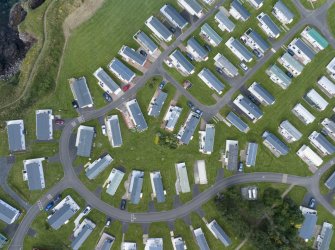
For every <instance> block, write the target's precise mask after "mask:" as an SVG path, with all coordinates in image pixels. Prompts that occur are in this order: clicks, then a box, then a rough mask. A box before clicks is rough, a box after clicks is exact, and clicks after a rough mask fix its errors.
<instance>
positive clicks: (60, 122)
mask: <svg viewBox="0 0 335 250" xmlns="http://www.w3.org/2000/svg"><path fill="white" fill-rule="evenodd" d="M64 123H65V121H64V120H62V119H56V120H55V124H56V125H64Z"/></svg>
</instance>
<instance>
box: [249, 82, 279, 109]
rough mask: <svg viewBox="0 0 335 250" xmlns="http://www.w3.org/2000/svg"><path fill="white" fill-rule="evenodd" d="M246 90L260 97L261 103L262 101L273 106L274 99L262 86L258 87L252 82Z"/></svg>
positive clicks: (257, 84) (258, 85)
mask: <svg viewBox="0 0 335 250" xmlns="http://www.w3.org/2000/svg"><path fill="white" fill-rule="evenodd" d="M248 90H249V91H250V92H251V93H252V94H253V91H254V92H255V93H257V95H259V96H261V98H262V99H263V100H262V101H264V102H265V103H267V104H269V105H270V104H273V103H274V102H275V98H274V97H273V96H272V95H271V94H270V93H269V91H267V90H266V89H265V88H264V87H263V86H262V85H260V84H259V83H257V82H254V83H253V84H252V85H251V86H250V87H249V88H248ZM255 97H256V98H258V97H257V96H255Z"/></svg>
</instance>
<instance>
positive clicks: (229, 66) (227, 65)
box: [217, 55, 238, 76]
mask: <svg viewBox="0 0 335 250" xmlns="http://www.w3.org/2000/svg"><path fill="white" fill-rule="evenodd" d="M217 63H218V64H219V65H220V66H221V67H222V68H225V69H226V70H228V71H229V72H230V74H232V75H234V76H236V75H238V69H237V68H236V67H235V66H234V64H232V63H231V62H230V61H229V60H228V59H227V58H226V57H225V56H224V55H221V56H220V58H219V59H218V60H217Z"/></svg>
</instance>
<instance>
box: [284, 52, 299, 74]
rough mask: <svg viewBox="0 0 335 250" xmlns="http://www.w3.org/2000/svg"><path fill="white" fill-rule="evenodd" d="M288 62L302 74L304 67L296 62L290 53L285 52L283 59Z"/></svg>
mask: <svg viewBox="0 0 335 250" xmlns="http://www.w3.org/2000/svg"><path fill="white" fill-rule="evenodd" d="M281 58H282V59H284V60H285V61H286V62H288V63H289V64H290V65H291V66H292V67H293V68H294V69H295V70H297V71H299V72H301V71H302V70H303V69H304V66H303V65H302V64H301V63H300V62H299V61H298V60H296V59H295V58H294V57H293V56H291V55H290V54H289V53H288V52H285V54H284V55H282V57H281Z"/></svg>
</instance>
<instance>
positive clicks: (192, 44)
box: [187, 37, 208, 58]
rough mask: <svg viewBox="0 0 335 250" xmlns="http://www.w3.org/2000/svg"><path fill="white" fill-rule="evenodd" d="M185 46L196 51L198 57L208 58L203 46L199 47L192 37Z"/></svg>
mask: <svg viewBox="0 0 335 250" xmlns="http://www.w3.org/2000/svg"><path fill="white" fill-rule="evenodd" d="M187 45H188V46H190V47H191V48H192V49H193V50H194V51H196V53H197V54H198V55H199V57H201V58H206V57H207V56H208V51H207V50H206V49H205V48H204V47H203V46H201V45H200V44H199V43H198V41H197V40H196V39H195V38H194V37H191V38H190V39H188V41H187Z"/></svg>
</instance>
